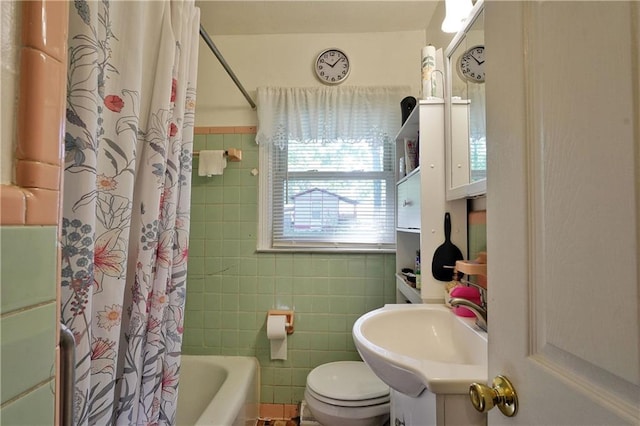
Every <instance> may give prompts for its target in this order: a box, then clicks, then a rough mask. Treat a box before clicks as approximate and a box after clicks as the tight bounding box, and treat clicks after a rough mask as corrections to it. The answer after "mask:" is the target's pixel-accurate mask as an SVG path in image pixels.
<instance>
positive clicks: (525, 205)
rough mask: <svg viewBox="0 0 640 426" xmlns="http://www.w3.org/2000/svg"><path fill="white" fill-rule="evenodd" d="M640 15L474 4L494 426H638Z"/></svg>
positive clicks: (616, 7)
mask: <svg viewBox="0 0 640 426" xmlns="http://www.w3.org/2000/svg"><path fill="white" fill-rule="evenodd" d="M639 16H640V3H638V2H609V1H602V2H591V1H585V2H573V1H569V2H560V1H546V2H528V3H525V2H519V1H518V2H503V1H495V2H494V1H488V2H487V3H486V4H485V43H486V61H487V64H486V75H487V77H486V86H487V87H486V93H487V133H488V136H487V140H488V143H487V146H488V180H487V191H488V196H487V221H488V223H487V236H488V238H487V248H488V254H489V258H488V268H489V358H490V360H489V378H490V381H491V379H492V378H493V377H495V376H496V375H498V374H503V375H505V376H507V377H508V378H509V379H510V380H511V381H512V383H513V384H514V386H515V388H516V391H517V393H518V396H519V412H518V413H517V414H516V416H515V417H512V418H507V417H504V416H503V415H502V414H501V413H500V412H499V411H498V410H497V409H494V410H492V411H491V412H490V414H489V424H491V425H497V424H505V425H561V424H573V425H595V424H602V425H623V424H625V425H626V424H635V425H638V424H640V325H639V323H640V309H639V304H640V283H639V274H640V273H639V271H640V262H639V258H640V251H639V246H640V220H639V219H640V169H639V165H640V95H639V91H640V18H639Z"/></svg>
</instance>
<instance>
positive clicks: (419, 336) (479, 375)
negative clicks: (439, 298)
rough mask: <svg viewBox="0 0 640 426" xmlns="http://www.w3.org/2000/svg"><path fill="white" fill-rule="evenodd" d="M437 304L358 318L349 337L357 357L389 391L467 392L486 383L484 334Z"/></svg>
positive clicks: (414, 394) (385, 310)
mask: <svg viewBox="0 0 640 426" xmlns="http://www.w3.org/2000/svg"><path fill="white" fill-rule="evenodd" d="M474 320H475V318H474V319H470V318H461V317H458V316H456V315H454V314H453V313H452V312H451V310H449V309H448V308H447V307H446V306H443V305H428V304H425V305H411V304H408V305H407V304H402V305H385V306H384V307H382V308H380V309H376V310H374V311H371V312H368V313H366V314H364V315H363V316H361V317H360V318H358V320H357V321H356V322H355V324H354V326H353V338H354V341H355V345H356V348H357V349H358V352H359V353H360V356H361V357H362V359H363V360H364V361H365V362H366V363H367V364H368V365H369V367H370V368H371V369H372V370H373V372H374V373H375V374H376V375H377V376H378V377H380V379H382V380H383V381H384V382H385V383H387V384H388V385H389V386H390V387H392V388H393V389H395V390H397V391H398V392H401V393H403V394H405V395H408V396H412V397H417V396H418V395H420V394H421V393H422V391H423V390H424V389H425V388H427V389H428V390H429V391H430V392H432V393H434V394H467V393H468V391H469V385H470V384H471V383H472V382H477V383H485V384H486V383H487V333H485V332H484V331H481V330H480V329H479V328H478V327H477V326H476V325H475V324H474V322H475V321H474Z"/></svg>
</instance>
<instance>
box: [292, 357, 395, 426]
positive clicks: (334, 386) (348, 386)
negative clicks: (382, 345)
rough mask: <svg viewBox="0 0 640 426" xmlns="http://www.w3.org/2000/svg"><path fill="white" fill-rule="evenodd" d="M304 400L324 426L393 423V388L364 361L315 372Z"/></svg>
mask: <svg viewBox="0 0 640 426" xmlns="http://www.w3.org/2000/svg"><path fill="white" fill-rule="evenodd" d="M304 398H305V401H306V403H307V407H308V408H309V411H311V414H312V415H313V417H314V418H315V419H316V420H317V421H318V422H319V423H320V424H322V425H323V426H381V425H384V424H385V423H386V422H387V420H389V412H390V406H391V405H390V402H389V386H387V385H386V384H385V383H384V382H383V381H382V380H380V379H379V378H378V377H377V376H376V375H375V374H374V373H373V371H371V369H370V368H369V367H368V366H367V365H366V364H365V363H364V362H361V361H338V362H330V363H328V364H323V365H320V366H318V367H316V368H314V369H313V370H312V371H311V372H310V373H309V375H308V376H307V387H306V389H305V391H304Z"/></svg>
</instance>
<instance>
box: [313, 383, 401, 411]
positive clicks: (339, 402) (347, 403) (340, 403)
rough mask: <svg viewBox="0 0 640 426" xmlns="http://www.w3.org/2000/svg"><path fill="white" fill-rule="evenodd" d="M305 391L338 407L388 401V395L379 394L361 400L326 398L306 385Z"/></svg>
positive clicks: (368, 404)
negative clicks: (375, 396)
mask: <svg viewBox="0 0 640 426" xmlns="http://www.w3.org/2000/svg"><path fill="white" fill-rule="evenodd" d="M306 391H307V393H308V394H309V395H311V396H312V397H313V398H315V399H316V400H318V401H322V402H324V403H325V404H331V405H336V406H339V407H369V406H372V405H380V404H385V403H387V402H389V401H390V399H391V398H390V396H389V395H386V396H381V397H379V398H371V399H361V400H355V401H346V400H343V399H333V398H327V397H326V396H324V395H320V394H318V393H316V392H314V391H313V389H311V388H309V387H307V389H306Z"/></svg>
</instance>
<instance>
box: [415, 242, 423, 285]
mask: <svg viewBox="0 0 640 426" xmlns="http://www.w3.org/2000/svg"><path fill="white" fill-rule="evenodd" d="M415 266H416V290H420V289H421V288H422V276H421V271H420V250H417V251H416V265H415Z"/></svg>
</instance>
